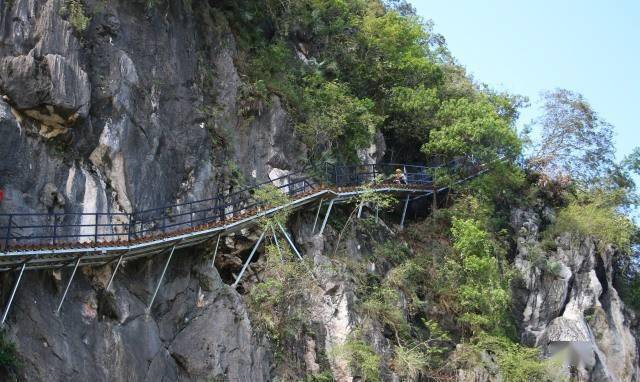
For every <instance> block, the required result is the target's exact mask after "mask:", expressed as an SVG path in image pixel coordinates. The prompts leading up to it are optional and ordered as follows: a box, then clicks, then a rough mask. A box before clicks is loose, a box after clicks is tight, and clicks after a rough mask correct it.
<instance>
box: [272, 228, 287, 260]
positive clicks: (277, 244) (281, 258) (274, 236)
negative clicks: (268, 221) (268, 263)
mask: <svg viewBox="0 0 640 382" xmlns="http://www.w3.org/2000/svg"><path fill="white" fill-rule="evenodd" d="M271 233H272V234H273V241H274V242H275V243H276V248H278V253H279V254H280V261H284V256H283V255H282V249H281V248H280V243H278V236H276V230H275V228H273V226H271Z"/></svg>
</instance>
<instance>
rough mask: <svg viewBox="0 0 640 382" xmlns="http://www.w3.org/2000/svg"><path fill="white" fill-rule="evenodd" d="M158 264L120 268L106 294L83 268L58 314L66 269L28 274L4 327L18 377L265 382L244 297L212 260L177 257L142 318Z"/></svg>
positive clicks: (265, 362)
mask: <svg viewBox="0 0 640 382" xmlns="http://www.w3.org/2000/svg"><path fill="white" fill-rule="evenodd" d="M165 258H166V256H165ZM165 258H161V257H159V258H157V259H153V260H150V261H143V262H133V263H126V264H125V266H124V268H123V269H121V270H120V272H119V273H118V276H117V277H116V279H115V281H114V284H113V287H112V290H111V291H109V292H106V291H105V290H104V288H105V286H106V283H107V281H108V277H109V276H110V273H109V269H106V268H105V269H98V268H95V269H90V268H84V269H82V273H81V274H80V275H78V276H76V280H75V281H74V284H73V286H72V289H71V291H70V292H69V295H68V296H67V299H66V301H65V303H64V306H63V309H62V310H61V313H60V315H59V316H57V315H55V314H54V312H55V310H56V307H57V304H58V301H59V298H60V295H61V289H63V288H64V287H65V285H66V281H67V280H68V277H69V275H70V271H69V270H68V271H64V272H61V274H60V273H59V272H60V271H56V272H58V273H57V274H55V272H54V274H52V273H51V272H29V273H28V274H27V275H26V278H25V280H23V283H24V284H23V285H28V286H29V287H27V288H21V289H19V293H18V295H17V296H16V304H15V306H14V307H13V311H12V317H14V319H13V320H12V321H13V322H11V323H10V324H11V325H10V327H9V337H10V338H11V339H13V340H14V341H15V342H16V344H17V350H18V353H19V354H20V356H21V357H22V359H23V360H24V361H23V362H24V363H25V365H24V366H23V367H22V371H23V373H24V375H23V378H24V379H25V380H30V381H44V380H56V381H58V380H59V381H62V380H64V381H87V380H94V381H163V380H167V381H169V380H207V379H211V378H227V379H228V380H234V381H265V380H269V373H270V358H269V353H268V352H267V350H266V349H265V348H264V347H263V346H261V345H260V344H259V343H258V342H257V340H256V339H255V338H254V337H253V333H252V329H251V325H250V322H249V320H248V318H247V313H246V311H245V309H244V308H243V304H242V301H241V297H240V296H239V295H238V294H237V293H236V292H235V291H234V290H232V289H231V288H230V287H229V286H227V285H225V284H224V283H222V281H221V279H220V277H219V276H218V273H217V272H216V270H215V268H211V266H210V259H208V258H206V257H204V256H199V255H198V254H197V253H187V252H183V253H179V254H176V255H174V257H173V260H172V266H171V267H170V268H169V270H168V272H167V274H166V276H165V280H164V283H163V285H162V287H161V288H160V290H159V293H158V297H157V298H156V301H155V303H154V308H153V309H152V310H151V311H150V312H148V311H147V304H148V302H149V300H150V299H151V293H152V292H153V290H154V287H155V285H156V283H157V282H158V278H159V275H160V272H161V270H162V267H163V266H164V262H165V261H166V260H165ZM107 268H110V267H107Z"/></svg>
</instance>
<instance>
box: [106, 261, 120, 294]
mask: <svg viewBox="0 0 640 382" xmlns="http://www.w3.org/2000/svg"><path fill="white" fill-rule="evenodd" d="M123 257H124V255H120V257H118V262H117V263H116V267H115V268H114V269H113V273H112V274H111V278H110V279H109V283H108V284H107V287H106V288H105V291H108V290H109V287H110V286H111V283H113V279H115V278H116V272H118V268H120V263H122V258H123Z"/></svg>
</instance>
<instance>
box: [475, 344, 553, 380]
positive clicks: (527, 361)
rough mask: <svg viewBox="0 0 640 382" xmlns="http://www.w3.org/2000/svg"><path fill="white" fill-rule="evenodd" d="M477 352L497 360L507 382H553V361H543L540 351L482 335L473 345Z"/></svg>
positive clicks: (501, 373)
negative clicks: (486, 353) (487, 354)
mask: <svg viewBox="0 0 640 382" xmlns="http://www.w3.org/2000/svg"><path fill="white" fill-rule="evenodd" d="M472 346H473V347H474V348H475V349H476V351H479V352H485V351H486V352H489V353H490V354H491V355H493V356H494V357H495V358H496V361H497V363H498V366H499V372H500V376H501V377H502V380H503V381H505V382H522V381H527V382H551V381H556V380H557V379H556V378H555V376H554V375H553V373H552V371H553V370H552V369H553V368H554V367H555V366H556V365H554V363H553V361H542V360H541V359H540V351H539V350H538V349H536V348H528V347H524V346H522V345H519V344H518V343H516V342H513V341H512V340H511V339H509V338H506V337H501V336H492V335H487V334H482V335H480V336H478V337H477V338H476V340H475V341H474V343H473V345H472Z"/></svg>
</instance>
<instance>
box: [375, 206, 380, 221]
mask: <svg viewBox="0 0 640 382" xmlns="http://www.w3.org/2000/svg"><path fill="white" fill-rule="evenodd" d="M379 209H380V208H379V207H378V206H377V205H376V224H377V223H378V210H379Z"/></svg>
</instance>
